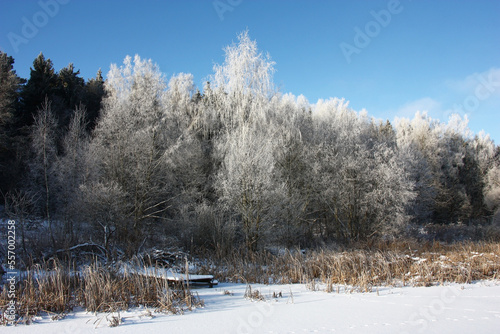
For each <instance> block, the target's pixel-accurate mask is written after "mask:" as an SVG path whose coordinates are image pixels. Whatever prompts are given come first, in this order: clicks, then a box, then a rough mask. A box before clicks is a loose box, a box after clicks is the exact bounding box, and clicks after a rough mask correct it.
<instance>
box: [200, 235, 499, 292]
mask: <svg viewBox="0 0 500 334" xmlns="http://www.w3.org/2000/svg"><path fill="white" fill-rule="evenodd" d="M201 263H203V265H200V266H199V267H198V271H199V272H200V273H211V274H214V275H215V277H216V278H217V279H218V280H220V281H232V282H234V281H244V282H245V283H263V284H272V283H306V284H311V286H313V285H314V284H324V285H326V290H327V291H333V290H334V288H333V286H334V285H335V286H338V285H344V286H349V287H350V289H351V290H356V291H372V289H373V287H375V286H381V285H403V286H404V285H411V286H430V285H435V284H443V283H451V282H456V283H470V282H473V281H476V280H486V279H500V244H499V243H472V242H470V243H457V244H452V245H447V244H441V243H427V244H417V243H411V242H400V243H395V244H390V243H381V244H377V245H368V247H367V246H366V245H365V246H363V247H361V248H352V249H343V250H325V249H323V250H316V251H308V252H306V253H305V254H303V253H302V252H300V251H298V250H296V251H289V250H288V251H286V252H283V253H281V254H279V255H273V254H271V253H269V252H262V253H259V254H251V255H245V256H241V255H238V253H235V254H234V255H232V256H229V257H226V258H224V259H219V260H213V259H207V260H204V261H201Z"/></svg>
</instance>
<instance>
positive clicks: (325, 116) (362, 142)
mask: <svg viewBox="0 0 500 334" xmlns="http://www.w3.org/2000/svg"><path fill="white" fill-rule="evenodd" d="M313 121H314V139H313V142H312V144H313V146H312V150H313V151H312V154H313V159H314V166H313V172H314V178H315V181H314V185H315V189H317V191H316V197H317V202H318V203H319V207H318V208H317V210H318V212H319V213H320V215H319V216H318V221H319V222H322V224H320V225H319V228H320V229H321V233H322V234H324V235H325V236H327V237H328V236H330V237H331V236H334V235H336V236H337V237H338V238H341V239H348V240H358V239H366V238H367V237H370V236H373V235H379V236H384V235H388V236H393V235H395V234H397V232H399V231H401V230H402V229H403V228H404V227H405V225H406V224H407V222H408V217H407V213H406V208H407V206H408V205H409V204H411V201H412V200H413V198H414V195H413V183H412V182H411V181H410V180H409V178H408V176H407V173H406V172H405V170H404V168H403V166H402V164H401V163H400V161H399V156H398V154H397V152H396V151H395V150H394V148H393V147H391V146H388V145H387V144H386V143H377V142H374V140H373V138H370V136H369V134H370V131H369V130H370V122H369V120H368V119H367V117H366V116H365V115H363V114H360V115H358V114H356V113H355V112H353V111H352V110H350V109H349V108H348V105H347V103H346V102H345V101H344V100H338V99H332V100H328V101H321V100H320V101H318V103H317V105H316V107H315V111H314V112H313Z"/></svg>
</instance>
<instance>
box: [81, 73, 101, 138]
mask: <svg viewBox="0 0 500 334" xmlns="http://www.w3.org/2000/svg"><path fill="white" fill-rule="evenodd" d="M103 98H104V79H103V78H102V72H101V70H100V69H99V71H97V75H96V77H95V78H92V79H90V80H88V81H87V83H86V85H85V87H84V97H83V101H82V103H83V104H84V105H85V106H86V107H87V126H88V129H87V130H92V129H94V128H95V126H96V124H97V119H98V118H99V115H100V110H101V102H102V99H103Z"/></svg>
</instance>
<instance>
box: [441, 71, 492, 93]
mask: <svg viewBox="0 0 500 334" xmlns="http://www.w3.org/2000/svg"><path fill="white" fill-rule="evenodd" d="M445 85H446V86H447V87H448V89H450V90H451V91H452V92H453V93H456V94H463V95H473V96H476V97H477V98H478V99H480V100H485V99H487V98H489V97H492V96H500V68H495V67H493V68H490V69H489V70H487V71H484V72H481V73H474V74H471V75H469V76H467V77H466V78H464V79H462V80H448V81H446V83H445Z"/></svg>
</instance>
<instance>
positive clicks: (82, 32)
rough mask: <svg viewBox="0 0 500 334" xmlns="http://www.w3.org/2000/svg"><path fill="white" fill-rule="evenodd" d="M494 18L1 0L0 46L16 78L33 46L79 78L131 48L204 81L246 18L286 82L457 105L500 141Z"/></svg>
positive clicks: (447, 109) (384, 112)
mask: <svg viewBox="0 0 500 334" xmlns="http://www.w3.org/2000/svg"><path fill="white" fill-rule="evenodd" d="M54 4H57V6H56V5H54ZM217 8H218V9H217ZM374 13H375V14H374ZM377 16H378V19H377ZM499 17H500V1H497V0H488V1H486V0H476V1H472V0H470V1H451V0H449V1H444V0H421V1H417V0H413V1H411V0H400V1H397V0H373V1H355V0H352V1H327V0H308V1H305V0H304V1H303V0H283V1H277V0H198V1H195V0H184V1H159V0H157V1H127V0H107V1H100V0H41V1H28V0H0V49H1V50H2V51H4V52H7V53H8V54H9V55H12V56H13V57H14V58H15V61H16V64H15V69H16V70H17V73H18V74H19V75H20V76H22V77H28V76H29V67H30V66H31V65H32V63H33V60H34V59H35V57H36V56H37V55H38V54H39V53H40V52H41V51H42V52H43V53H44V55H45V56H46V57H47V58H50V59H52V61H53V62H54V67H55V68H56V70H59V69H61V68H63V67H64V66H66V65H68V64H69V63H70V62H72V63H74V65H75V67H76V68H77V69H80V71H81V75H82V76H83V77H84V78H90V77H93V76H95V73H96V72H97V70H98V69H99V68H102V70H103V72H104V73H107V71H108V70H109V67H110V64H111V63H118V64H121V63H122V62H123V59H124V58H125V56H126V55H135V54H139V55H140V56H141V57H142V58H151V59H152V60H153V61H154V62H156V63H158V65H159V66H160V69H161V70H162V72H164V73H165V74H166V75H167V77H170V76H171V75H173V74H175V73H180V72H185V73H192V74H193V75H194V77H195V81H196V84H197V85H198V87H202V83H203V80H204V79H205V78H206V77H207V76H208V75H210V74H211V73H212V68H213V65H214V63H222V62H223V60H224V52H223V50H222V49H223V47H224V46H226V45H229V44H231V43H232V42H233V41H236V36H237V34H238V33H240V32H242V31H243V30H245V29H247V28H248V29H249V32H250V36H251V38H252V39H255V40H257V43H258V46H259V49H261V50H262V51H264V52H269V54H270V55H271V58H272V59H273V60H274V61H275V62H276V70H277V72H276V74H275V78H274V79H275V83H276V84H277V85H278V87H279V88H280V90H281V91H282V92H291V93H293V94H295V95H299V94H303V95H305V96H306V97H307V98H308V99H309V101H310V102H312V103H314V102H316V101H317V100H318V99H319V98H328V97H344V98H345V99H347V100H349V101H350V105H351V107H352V108H354V109H355V110H362V109H366V110H367V111H368V113H369V114H370V115H372V116H374V117H377V118H382V119H389V120H390V121H393V120H394V118H395V117H411V116H412V115H413V114H414V113H415V111H417V110H427V111H428V112H429V114H430V116H431V117H433V118H438V119H441V120H445V119H447V117H448V116H449V114H450V113H452V112H453V111H455V112H459V113H460V114H462V115H465V114H467V115H468V117H469V119H470V128H471V129H472V130H473V131H474V132H475V133H477V132H479V131H480V130H482V129H484V130H485V131H486V132H488V133H490V134H491V136H492V138H493V139H495V142H496V143H497V144H499V143H500V20H499V19H498V18H499ZM30 25H32V26H31V28H33V27H34V28H35V30H33V29H31V30H30V29H29V28H30V27H29V26H30ZM346 50H347V51H346Z"/></svg>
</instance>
